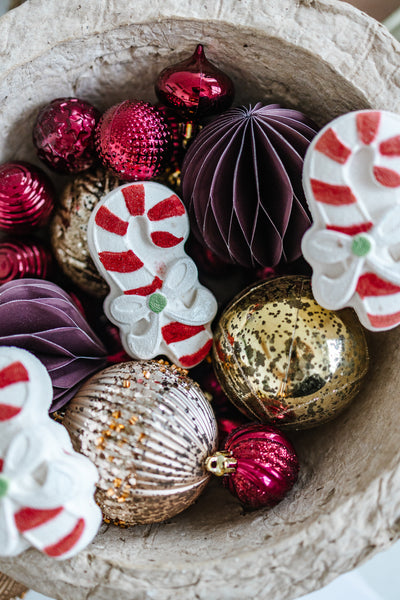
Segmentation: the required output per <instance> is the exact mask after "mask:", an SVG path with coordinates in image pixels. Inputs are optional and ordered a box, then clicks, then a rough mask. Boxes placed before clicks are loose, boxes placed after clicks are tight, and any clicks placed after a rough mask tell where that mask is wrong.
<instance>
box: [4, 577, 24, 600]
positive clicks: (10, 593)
mask: <svg viewBox="0 0 400 600" xmlns="http://www.w3.org/2000/svg"><path fill="white" fill-rule="evenodd" d="M27 591H28V588H27V587H26V586H25V585H22V584H21V583H18V581H14V579H11V577H8V575H4V574H3V573H0V600H14V598H15V599H16V598H19V597H21V596H23V595H24V594H25V593H26V592H27Z"/></svg>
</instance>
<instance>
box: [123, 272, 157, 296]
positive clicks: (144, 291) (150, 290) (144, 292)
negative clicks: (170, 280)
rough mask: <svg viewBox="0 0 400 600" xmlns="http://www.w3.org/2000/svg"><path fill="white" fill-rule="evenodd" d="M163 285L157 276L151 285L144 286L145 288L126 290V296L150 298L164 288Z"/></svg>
mask: <svg viewBox="0 0 400 600" xmlns="http://www.w3.org/2000/svg"><path fill="white" fill-rule="evenodd" d="M162 284H163V282H162V280H161V279H160V278H159V277H157V276H156V277H154V279H153V281H152V282H151V284H150V285H144V286H143V287H138V288H134V289H132V290H125V291H124V294H126V295H127V296H133V295H135V296H149V295H150V294H154V292H156V291H157V290H159V289H160V288H161V287H162Z"/></svg>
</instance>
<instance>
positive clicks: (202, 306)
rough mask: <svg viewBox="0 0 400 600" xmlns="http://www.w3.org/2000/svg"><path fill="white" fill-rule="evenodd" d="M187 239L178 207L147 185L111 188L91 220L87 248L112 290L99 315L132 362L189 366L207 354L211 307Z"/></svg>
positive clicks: (165, 191) (162, 189)
mask: <svg viewBox="0 0 400 600" xmlns="http://www.w3.org/2000/svg"><path fill="white" fill-rule="evenodd" d="M188 235H189V220H188V217H187V214H186V210H185V207H184V205H183V203H182V201H181V200H180V198H178V196H176V195H175V194H174V193H173V192H172V191H171V190H170V189H169V188H167V187H166V186H164V185H161V184H159V183H155V182H152V181H151V182H137V183H133V184H126V185H122V186H120V187H119V188H116V189H115V190H113V191H112V192H110V193H109V194H107V195H106V196H105V197H104V198H103V199H102V200H101V201H100V202H99V204H98V205H97V206H96V208H95V210H94V211H93V213H92V215H91V217H90V221H89V225H88V245H89V249H90V252H91V255H92V258H93V261H94V262H95V264H96V266H97V268H98V270H99V272H100V274H101V275H102V276H103V277H104V278H105V280H106V281H107V283H108V284H109V286H110V293H109V295H108V296H107V298H106V300H105V303H104V312H105V314H106V315H107V317H108V318H109V319H110V320H111V321H112V322H113V323H115V324H116V325H117V326H118V327H119V328H120V332H121V339H122V343H123V345H124V348H125V350H126V352H127V353H128V354H129V355H130V356H132V357H133V358H137V359H149V358H154V357H155V356H158V355H160V354H163V355H166V356H167V357H168V358H169V359H170V360H172V361H173V362H174V363H176V364H177V365H179V366H181V367H185V368H190V367H193V366H195V365H196V364H198V363H199V362H201V360H203V359H204V358H205V356H206V355H207V354H208V351H209V350H210V348H211V345H212V333H211V329H210V325H211V321H212V320H213V318H214V316H215V314H216V312H217V302H216V300H215V298H214V296H213V295H212V293H211V292H210V291H209V290H207V289H206V288H205V287H204V286H202V285H201V284H200V283H199V281H198V276H197V268H196V265H195V263H194V262H193V260H192V259H191V258H189V257H188V256H187V254H186V252H185V250H184V243H185V241H186V239H187V237H188Z"/></svg>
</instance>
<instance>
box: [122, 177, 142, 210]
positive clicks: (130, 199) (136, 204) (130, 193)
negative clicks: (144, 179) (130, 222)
mask: <svg viewBox="0 0 400 600" xmlns="http://www.w3.org/2000/svg"><path fill="white" fill-rule="evenodd" d="M122 193H123V196H124V198H125V204H126V208H127V209H128V210H129V213H130V214H131V215H132V217H137V216H139V215H144V186H143V185H141V184H136V185H131V186H129V187H126V188H123V189H122Z"/></svg>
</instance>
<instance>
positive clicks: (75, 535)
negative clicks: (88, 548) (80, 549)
mask: <svg viewBox="0 0 400 600" xmlns="http://www.w3.org/2000/svg"><path fill="white" fill-rule="evenodd" d="M84 529H85V521H84V519H79V521H78V522H77V524H76V525H75V527H74V529H73V530H72V531H71V533H69V534H68V535H66V536H65V537H64V538H62V539H61V540H60V541H59V542H57V543H56V544H53V545H52V546H47V547H46V548H44V549H43V552H44V553H45V554H47V556H52V557H53V558H54V557H57V556H62V555H63V554H66V553H67V552H69V551H70V550H72V548H73V547H74V546H75V545H76V543H77V542H78V541H79V540H80V538H81V536H82V533H83V531H84Z"/></svg>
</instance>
